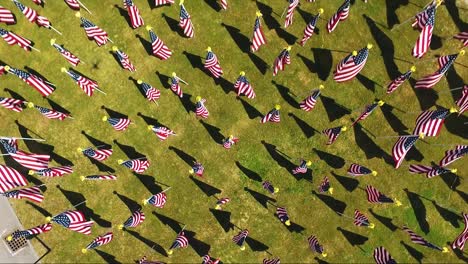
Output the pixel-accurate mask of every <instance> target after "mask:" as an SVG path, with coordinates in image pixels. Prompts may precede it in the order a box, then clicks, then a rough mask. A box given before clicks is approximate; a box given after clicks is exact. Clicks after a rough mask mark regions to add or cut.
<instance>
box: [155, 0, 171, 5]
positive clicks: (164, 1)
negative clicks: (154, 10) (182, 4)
mask: <svg viewBox="0 0 468 264" xmlns="http://www.w3.org/2000/svg"><path fill="white" fill-rule="evenodd" d="M173 3H174V0H154V5H155V6H160V5H170V4H173Z"/></svg>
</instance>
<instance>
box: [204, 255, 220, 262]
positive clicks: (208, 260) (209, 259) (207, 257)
mask: <svg viewBox="0 0 468 264" xmlns="http://www.w3.org/2000/svg"><path fill="white" fill-rule="evenodd" d="M219 261H220V259H215V260H212V258H211V257H210V255H208V254H206V255H204V256H203V257H202V264H219Z"/></svg>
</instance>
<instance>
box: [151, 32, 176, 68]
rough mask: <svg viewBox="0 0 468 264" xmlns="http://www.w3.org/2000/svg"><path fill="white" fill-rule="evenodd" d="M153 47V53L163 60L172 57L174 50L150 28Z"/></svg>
mask: <svg viewBox="0 0 468 264" xmlns="http://www.w3.org/2000/svg"><path fill="white" fill-rule="evenodd" d="M148 31H149V35H150V40H151V46H152V48H153V55H154V56H156V57H158V58H160V59H161V60H167V59H169V58H170V57H171V55H172V51H171V50H170V49H169V48H168V47H167V46H166V45H165V44H164V42H163V41H162V40H161V39H160V38H158V36H156V33H154V31H153V30H151V29H150V30H148Z"/></svg>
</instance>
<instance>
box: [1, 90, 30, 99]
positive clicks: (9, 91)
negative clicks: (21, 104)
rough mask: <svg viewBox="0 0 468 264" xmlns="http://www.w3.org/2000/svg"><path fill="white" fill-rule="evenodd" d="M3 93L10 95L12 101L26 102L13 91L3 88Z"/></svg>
mask: <svg viewBox="0 0 468 264" xmlns="http://www.w3.org/2000/svg"><path fill="white" fill-rule="evenodd" d="M3 91H5V92H8V93H9V94H10V95H11V97H12V98H14V99H18V100H22V101H28V100H26V99H25V98H24V97H23V96H21V95H20V94H18V93H17V92H15V91H13V90H11V89H9V88H5V89H3Z"/></svg>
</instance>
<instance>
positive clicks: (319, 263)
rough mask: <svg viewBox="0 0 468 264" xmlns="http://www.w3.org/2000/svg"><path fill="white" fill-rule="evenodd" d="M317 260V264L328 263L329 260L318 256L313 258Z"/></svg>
mask: <svg viewBox="0 0 468 264" xmlns="http://www.w3.org/2000/svg"><path fill="white" fill-rule="evenodd" d="M314 259H315V260H316V261H317V264H328V263H330V262H326V261H325V260H322V259H319V258H318V257H315V258H314Z"/></svg>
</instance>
